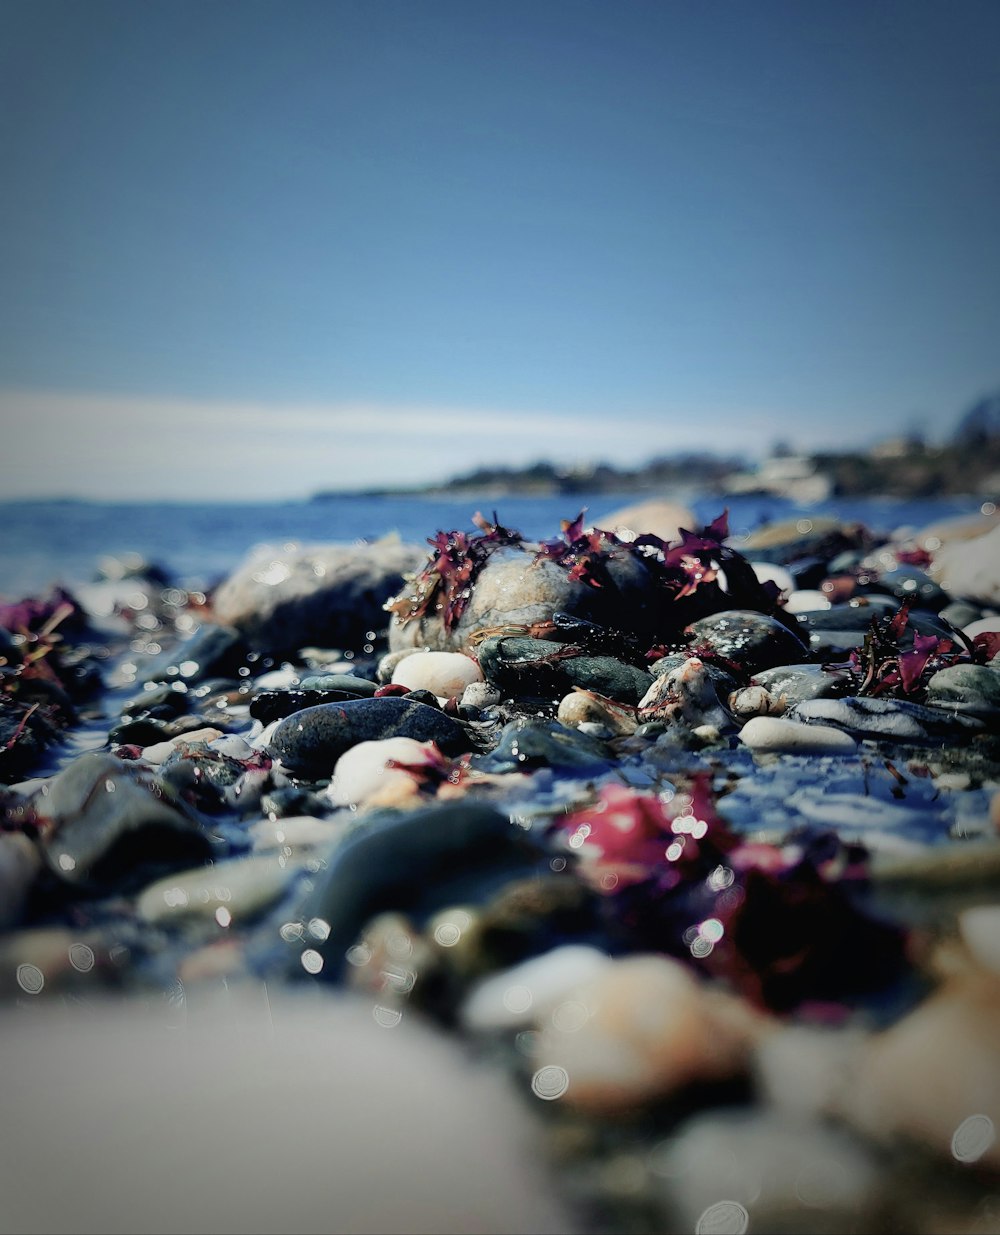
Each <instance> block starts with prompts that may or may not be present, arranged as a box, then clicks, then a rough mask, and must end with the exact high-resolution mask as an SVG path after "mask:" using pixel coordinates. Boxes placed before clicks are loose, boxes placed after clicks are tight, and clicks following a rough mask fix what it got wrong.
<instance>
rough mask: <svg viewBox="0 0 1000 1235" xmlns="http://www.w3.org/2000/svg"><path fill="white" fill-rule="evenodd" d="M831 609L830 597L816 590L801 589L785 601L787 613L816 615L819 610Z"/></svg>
mask: <svg viewBox="0 0 1000 1235" xmlns="http://www.w3.org/2000/svg"><path fill="white" fill-rule="evenodd" d="M829 608H830V598H829V596H827V595H826V594H825V593H824V592H820V591H818V590H817V589H815V588H799V589H798V590H797V591H794V592H792V593H791V595H790V596H789V597H788V599H787V600H786V601H785V612H786V613H815V612H816V611H817V610H819V609H829Z"/></svg>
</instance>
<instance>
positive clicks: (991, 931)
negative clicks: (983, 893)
mask: <svg viewBox="0 0 1000 1235" xmlns="http://www.w3.org/2000/svg"><path fill="white" fill-rule="evenodd" d="M958 929H959V933H960V935H961V936H962V939H963V940H964V941H965V944H966V946H967V947H968V949H969V951H970V952H971V953H972V955H973V956H974V957H975V959H976V961H977V962H978V963H979V964H980V965H981V966H982V967H983V968H984V969H988V970H989V971H990V972H991V973H994V974H997V975H998V976H1000V905H996V904H993V905H975V906H973V907H972V908H971V909H966V910H965V911H964V912H963V913H961V914H959V916H958Z"/></svg>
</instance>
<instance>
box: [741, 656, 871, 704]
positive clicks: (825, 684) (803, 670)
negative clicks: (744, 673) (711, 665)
mask: <svg viewBox="0 0 1000 1235" xmlns="http://www.w3.org/2000/svg"><path fill="white" fill-rule="evenodd" d="M750 681H751V683H752V684H753V685H754V686H763V687H764V689H765V690H766V691H767V692H768V694H770V695H773V696H774V698H775V699H781V698H784V700H785V704H786V706H791V705H792V704H793V703H802V702H803V701H804V700H806V699H828V698H830V697H831V696H833V695H837V694H843V693H844V688H845V686H846V685H847V681H848V678H847V675H846V674H845V673H837V672H831V671H829V670H827V669H824V668H823V666H822V665H774V666H773V667H772V668H770V669H763V670H762V671H761V672H760V673H755V674H754V675H753V677H752V678H751V679H750Z"/></svg>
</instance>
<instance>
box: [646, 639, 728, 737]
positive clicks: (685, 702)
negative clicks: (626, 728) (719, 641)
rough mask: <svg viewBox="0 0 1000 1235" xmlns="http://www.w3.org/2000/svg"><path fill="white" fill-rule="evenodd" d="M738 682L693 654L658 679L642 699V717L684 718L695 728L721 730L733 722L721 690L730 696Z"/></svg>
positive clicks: (665, 719)
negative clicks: (704, 727)
mask: <svg viewBox="0 0 1000 1235" xmlns="http://www.w3.org/2000/svg"><path fill="white" fill-rule="evenodd" d="M735 685H736V679H735V678H733V677H732V676H731V675H729V674H727V673H725V672H724V671H721V670H719V669H718V668H717V667H716V666H709V665H706V664H705V663H704V662H703V661H702V660H700V659H699V658H698V657H697V656H690V657H688V658H687V659H686V660H685V661H683V663H682V664H680V665H678V666H677V668H676V669H672V670H671V671H670V672H669V673H665V674H662V675H661V676H660V677H658V678H656V679H655V681H654V682H653V684H652V685H651V686H650V688H649V690H648V691H646V693H645V695H643V697H642V699H640V701H639V712H638V715H639V720H640V721H642V722H643V723H646V722H647V721H654V720H659V721H663V722H665V723H676V722H678V721H682V722H683V723H684V724H686V725H689V726H690V727H691V728H692V729H693V728H695V727H697V726H699V725H711V726H712V727H714V728H715V729H716V730H717V731H718V732H720V733H721V732H723V731H725V730H726V729H731V728H732V727H733V723H732V717H731V716H730V714H729V712H728V711H727V710H726V708H725V707H724V706H723V703H722V700H721V698H720V695H719V692H720V690H721V691H722V692H723V693H724V694H725V695H726V696H727V697H728V695H729V694H730V692H731V691H732V690H733V688H734V687H735Z"/></svg>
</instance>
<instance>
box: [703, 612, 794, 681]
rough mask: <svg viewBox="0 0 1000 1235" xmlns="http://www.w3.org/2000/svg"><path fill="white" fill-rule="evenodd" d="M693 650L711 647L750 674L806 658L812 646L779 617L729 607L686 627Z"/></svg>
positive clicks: (709, 648) (711, 649)
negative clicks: (807, 644)
mask: <svg viewBox="0 0 1000 1235" xmlns="http://www.w3.org/2000/svg"><path fill="white" fill-rule="evenodd" d="M684 636H685V638H686V639H687V641H688V645H689V646H690V647H691V649H692V652H693V654H698V653H699V652H701V651H702V649H708V650H710V651H712V652H714V653H715V655H717V656H720V657H723V658H724V659H725V660H726V661H727V662H730V663H732V664H733V665H736V666H739V668H741V669H742V670H743V672H744V673H746V674H748V675H750V674H755V673H760V671H761V670H762V669H770V668H772V667H773V666H774V665H784V664H788V663H789V662H790V661H795V660H805V659H806V657H807V656H808V654H809V649H808V647H807V646H806V644H805V643H804V642H803V640H802V639H800V638H799V636H798V635H797V634H795V632H794V631H792V630H790V629H789V628H788V627H787V626H784V625H782V623H781V622H779V621H778V620H777V619H776V618H772V617H768V616H767V615H766V614H764V613H755V612H754V611H753V610H752V609H726V610H724V611H723V612H722V613H713V614H711V615H710V616H709V617H704V618H699V620H698V621H697V622H692V623H691V625H690V626H688V627H687V629H686V630H685V631H684Z"/></svg>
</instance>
